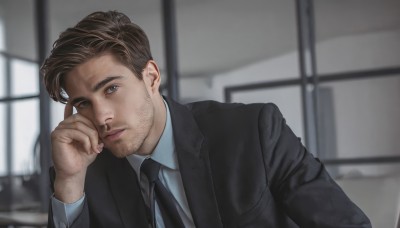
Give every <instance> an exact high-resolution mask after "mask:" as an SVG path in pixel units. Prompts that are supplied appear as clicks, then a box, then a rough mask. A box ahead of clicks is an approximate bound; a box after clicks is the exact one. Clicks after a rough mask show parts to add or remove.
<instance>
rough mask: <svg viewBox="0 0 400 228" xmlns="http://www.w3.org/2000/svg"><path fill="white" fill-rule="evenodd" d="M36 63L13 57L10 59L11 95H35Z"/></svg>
mask: <svg viewBox="0 0 400 228" xmlns="http://www.w3.org/2000/svg"><path fill="white" fill-rule="evenodd" d="M38 72H39V69H38V66H37V64H34V63H30V62H26V61H22V60H17V59H13V60H12V61H11V75H12V77H11V78H12V82H11V85H12V89H11V94H12V96H23V95H37V94H38V93H39V85H38V80H39V79H38V77H39V73H38Z"/></svg>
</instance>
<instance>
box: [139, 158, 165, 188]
mask: <svg viewBox="0 0 400 228" xmlns="http://www.w3.org/2000/svg"><path fill="white" fill-rule="evenodd" d="M160 166H161V164H160V163H158V162H156V161H154V160H153V159H151V158H149V159H145V160H144V161H143V163H142V166H141V168H140V170H141V172H143V173H144V175H146V177H147V179H148V180H149V182H150V183H151V182H154V181H156V180H157V179H158V171H159V170H160Z"/></svg>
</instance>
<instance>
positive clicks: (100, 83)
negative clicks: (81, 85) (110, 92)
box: [92, 76, 122, 92]
mask: <svg viewBox="0 0 400 228" xmlns="http://www.w3.org/2000/svg"><path fill="white" fill-rule="evenodd" d="M120 78H122V76H110V77H107V78H105V79H104V80H102V81H100V82H98V83H97V84H96V85H95V86H94V87H93V89H92V90H93V92H96V91H97V90H99V89H101V87H103V86H105V85H106V84H107V83H109V82H111V81H113V80H115V79H120Z"/></svg>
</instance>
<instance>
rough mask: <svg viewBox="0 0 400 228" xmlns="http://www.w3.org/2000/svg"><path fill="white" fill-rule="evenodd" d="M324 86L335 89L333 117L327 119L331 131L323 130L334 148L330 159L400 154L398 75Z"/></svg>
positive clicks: (339, 82) (399, 90)
mask: <svg viewBox="0 0 400 228" xmlns="http://www.w3.org/2000/svg"><path fill="white" fill-rule="evenodd" d="M321 86H322V87H324V88H330V89H331V90H332V101H333V107H332V111H331V112H332V113H331V117H330V118H325V122H326V123H328V122H329V121H332V123H330V124H329V123H328V126H330V128H328V129H327V128H325V129H324V128H321V131H322V132H324V131H325V132H328V133H329V132H330V134H327V135H330V137H327V138H325V143H329V144H330V145H332V147H333V148H334V150H331V151H330V154H328V155H327V157H329V158H356V157H371V156H399V155H400V151H399V148H400V140H399V135H400V127H399V126H400V124H399V119H398V118H399V116H400V105H399V102H400V77H399V76H392V77H380V78H373V79H363V80H353V81H338V82H330V83H324V84H321ZM323 111H324V110H321V112H323ZM321 117H322V118H324V117H323V116H321ZM355 167H356V166H355ZM342 168H343V169H344V170H348V171H350V169H352V167H350V168H349V167H346V166H343V167H342ZM386 171H387V172H391V170H386ZM359 172H362V173H370V174H372V173H374V172H376V171H375V170H371V169H364V168H362V167H359Z"/></svg>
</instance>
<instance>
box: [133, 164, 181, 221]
mask: <svg viewBox="0 0 400 228" xmlns="http://www.w3.org/2000/svg"><path fill="white" fill-rule="evenodd" d="M140 169H141V171H142V172H143V173H144V174H145V175H146V177H147V179H148V180H149V185H150V186H149V193H150V210H151V216H152V226H153V228H155V224H156V223H155V210H154V208H155V206H154V205H155V204H154V203H155V200H156V201H157V204H158V207H159V208H160V211H161V215H162V218H163V220H164V225H165V227H166V228H180V227H182V228H184V225H183V222H182V220H181V217H180V216H179V213H178V211H177V210H176V205H175V203H174V200H173V196H172V195H171V193H170V192H169V191H168V190H167V189H166V188H165V187H164V185H163V184H162V183H161V181H160V180H159V179H158V171H159V170H160V163H158V162H156V161H154V160H153V159H146V160H144V161H143V164H142V166H141V168H140Z"/></svg>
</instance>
